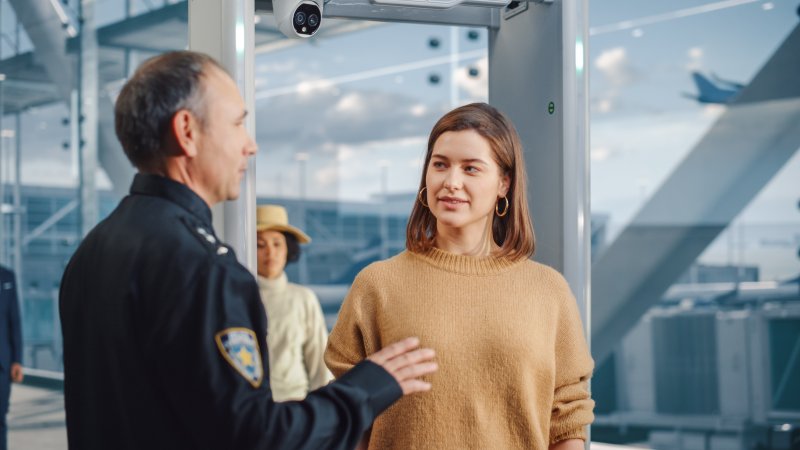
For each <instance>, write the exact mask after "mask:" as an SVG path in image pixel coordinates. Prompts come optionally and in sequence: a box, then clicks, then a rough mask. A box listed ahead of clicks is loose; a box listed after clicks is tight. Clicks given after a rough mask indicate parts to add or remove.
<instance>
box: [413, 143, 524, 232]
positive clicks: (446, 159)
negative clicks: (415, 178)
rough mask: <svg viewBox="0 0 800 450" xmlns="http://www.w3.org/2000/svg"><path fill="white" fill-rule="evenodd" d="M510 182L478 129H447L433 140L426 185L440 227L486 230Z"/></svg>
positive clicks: (440, 228)
mask: <svg viewBox="0 0 800 450" xmlns="http://www.w3.org/2000/svg"><path fill="white" fill-rule="evenodd" d="M508 184H509V178H508V176H507V175H504V174H502V173H501V170H500V166H498V165H497V163H496V162H495V159H494V152H493V151H492V148H491V146H490V145H489V142H488V141H487V140H486V139H484V137H483V136H481V135H480V134H478V132H477V131H474V130H464V131H448V132H445V133H443V134H442V135H441V136H439V138H438V139H437V140H436V142H435V143H434V145H433V151H432V152H431V160H430V163H429V164H428V172H427V174H426V176H425V185H426V186H427V187H428V190H427V192H426V195H427V203H428V207H429V208H430V210H431V213H433V215H434V216H435V217H436V225H437V229H439V230H443V228H447V227H450V228H454V229H458V230H459V231H462V232H464V231H467V232H471V231H470V230H474V232H476V233H484V232H485V230H486V226H487V220H488V221H491V219H492V215H493V214H494V208H495V204H496V203H497V200H498V198H500V197H503V196H505V195H506V193H507V192H508Z"/></svg>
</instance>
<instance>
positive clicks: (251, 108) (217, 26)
mask: <svg viewBox="0 0 800 450" xmlns="http://www.w3.org/2000/svg"><path fill="white" fill-rule="evenodd" d="M254 14H255V6H254V4H253V0H189V48H190V49H191V50H194V51H200V52H203V53H207V54H209V55H210V56H212V57H213V58H214V59H216V60H217V61H219V62H220V63H221V64H222V66H223V67H225V69H226V70H227V71H228V73H230V75H231V77H233V79H234V81H236V84H237V85H238V86H239V91H240V92H241V94H242V98H244V103H245V107H246V108H247V111H248V115H247V118H246V124H245V125H246V127H247V130H248V131H249V132H250V134H251V135H252V136H254V135H255V96H254V93H255V82H254V77H255V71H254V69H253V64H254V53H255V49H254V45H253V42H254V33H255V28H254V26H255V25H254V23H253V17H254ZM240 192H241V194H240V196H239V199H238V200H235V201H228V202H224V203H221V204H219V205H217V206H215V207H214V208H213V209H212V213H213V216H214V228H215V230H216V231H217V234H218V235H219V237H220V238H221V239H222V240H223V241H224V242H225V243H227V244H229V245H230V246H232V247H233V249H234V250H235V251H236V255H237V256H238V258H239V261H240V262H241V263H242V264H243V265H244V266H245V267H247V268H248V269H250V271H251V272H254V273H255V271H256V237H255V236H256V219H255V207H256V192H255V158H251V160H250V162H249V164H248V166H247V173H246V174H245V176H244V178H243V180H242V186H241V191H240Z"/></svg>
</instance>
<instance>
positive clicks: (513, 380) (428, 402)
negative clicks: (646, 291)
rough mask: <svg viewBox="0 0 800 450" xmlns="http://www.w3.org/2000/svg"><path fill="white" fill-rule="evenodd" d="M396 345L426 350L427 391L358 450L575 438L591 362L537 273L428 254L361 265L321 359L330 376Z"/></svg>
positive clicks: (568, 303) (565, 310)
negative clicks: (429, 359) (434, 365)
mask: <svg viewBox="0 0 800 450" xmlns="http://www.w3.org/2000/svg"><path fill="white" fill-rule="evenodd" d="M408 336H418V337H419V338H420V340H421V343H422V346H424V347H431V348H433V349H434V350H436V361H437V362H438V364H439V371H438V372H436V373H435V374H433V375H431V376H429V377H427V379H428V380H429V381H430V382H431V383H432V384H433V388H432V390H431V391H430V392H426V393H420V394H414V395H411V396H408V397H404V398H402V399H401V400H399V401H398V402H397V403H396V404H395V405H393V406H392V407H390V408H389V409H388V410H386V412H384V413H383V414H382V415H381V416H380V417H378V419H377V420H376V421H375V424H374V426H373V428H372V433H371V435H370V445H369V448H370V449H398V450H400V449H402V450H411V449H442V450H451V449H452V450H460V449H491V450H501V449H547V448H548V446H549V445H550V444H553V443H556V442H559V441H562V440H566V439H573V438H577V439H584V440H585V439H586V432H585V427H586V426H587V425H588V424H589V423H591V422H592V420H593V418H594V416H593V414H592V409H593V407H594V402H593V401H592V400H591V398H590V396H589V392H588V390H587V380H588V379H589V377H590V376H591V373H592V368H593V362H592V359H591V356H590V355H589V352H588V350H587V347H586V341H585V339H584V334H583V330H582V328H581V321H580V316H579V314H578V309H577V306H576V303H575V300H574V298H573V296H572V294H571V291H570V289H569V286H568V285H567V283H566V282H565V280H564V279H563V277H562V276H561V275H560V274H559V273H558V272H556V271H555V270H553V269H551V268H549V267H547V266H544V265H542V264H539V263H536V262H533V261H530V260H527V259H526V260H522V261H517V262H511V261H508V260H506V259H500V258H493V257H489V258H475V257H469V256H460V255H454V254H451V253H446V252H444V251H441V250H438V249H433V250H431V251H430V252H428V253H426V254H424V255H422V254H417V253H411V252H408V251H406V252H403V253H401V254H399V255H397V256H395V257H393V258H391V259H389V260H387V261H382V262H378V263H374V264H371V265H370V266H368V267H367V268H366V269H364V270H363V271H362V272H361V273H360V274H359V275H358V277H356V279H355V281H354V282H353V287H352V288H351V290H350V293H349V294H348V296H347V298H346V299H345V301H344V304H343V305H342V309H341V312H340V313H339V319H338V321H337V323H336V326H335V327H334V329H333V331H332V333H331V335H330V338H329V341H328V348H327V350H326V352H325V362H326V363H327V365H328V367H329V368H330V369H331V371H332V372H333V374H334V375H335V376H337V377H338V376H341V375H342V374H343V373H344V372H345V371H347V370H348V369H350V368H351V367H352V366H353V365H355V364H356V363H358V362H359V361H361V360H362V359H364V358H365V357H366V356H368V355H370V354H372V353H374V352H376V351H378V350H380V349H381V348H382V347H383V346H385V345H388V344H390V343H392V342H395V341H397V340H400V339H402V338H405V337H408Z"/></svg>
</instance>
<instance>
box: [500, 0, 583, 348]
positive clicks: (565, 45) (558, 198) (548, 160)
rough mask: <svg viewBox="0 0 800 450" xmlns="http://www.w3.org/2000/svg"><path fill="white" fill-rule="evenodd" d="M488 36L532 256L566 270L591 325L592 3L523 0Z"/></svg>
mask: <svg viewBox="0 0 800 450" xmlns="http://www.w3.org/2000/svg"><path fill="white" fill-rule="evenodd" d="M518 9H519V10H521V12H519V13H517V14H514V15H510V14H508V13H507V12H506V13H501V17H500V19H499V22H500V24H499V27H497V28H495V29H492V30H491V32H490V34H489V102H490V103H491V104H492V105H494V106H495V107H497V108H499V109H501V110H502V111H504V112H505V113H506V114H507V115H508V116H509V117H510V118H511V120H512V121H513V122H514V124H515V125H516V127H517V130H518V131H519V134H520V137H521V139H522V143H523V146H524V148H525V164H526V169H527V172H528V201H529V205H530V209H531V214H532V215H533V223H534V228H535V230H536V256H535V257H534V259H535V260H537V261H540V262H542V263H545V264H547V265H549V266H552V267H554V268H556V269H557V270H559V271H560V272H561V273H563V274H564V276H565V277H566V279H567V281H568V282H569V285H570V287H571V288H572V292H573V294H574V295H575V298H576V299H577V302H578V307H579V309H580V311H581V316H582V319H583V323H584V327H585V333H586V336H587V339H588V337H589V336H590V335H591V334H590V333H589V325H590V314H589V312H590V295H589V289H590V279H589V278H590V273H591V271H590V264H591V261H590V251H591V247H590V243H591V234H590V233H591V226H590V225H591V223H590V209H589V137H588V136H589V102H588V95H587V94H588V77H587V74H586V71H585V70H584V68H585V67H586V61H587V54H588V52H587V51H586V42H587V39H586V37H587V36H588V1H587V0H562V1H549V2H548V1H539V2H535V1H531V2H520V3H519V6H518Z"/></svg>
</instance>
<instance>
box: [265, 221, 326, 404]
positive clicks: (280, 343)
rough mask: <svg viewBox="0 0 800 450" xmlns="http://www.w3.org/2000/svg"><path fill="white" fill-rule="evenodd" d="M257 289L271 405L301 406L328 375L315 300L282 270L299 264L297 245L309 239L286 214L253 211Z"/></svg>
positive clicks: (323, 335) (321, 322)
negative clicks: (263, 317) (264, 326)
mask: <svg viewBox="0 0 800 450" xmlns="http://www.w3.org/2000/svg"><path fill="white" fill-rule="evenodd" d="M256 230H257V232H258V238H257V245H258V285H259V288H260V290H261V301H262V302H264V308H265V309H266V311H267V323H268V330H267V347H268V349H269V367H270V374H269V375H270V385H271V387H272V397H273V399H274V400H275V401H289V400H301V399H303V398H305V396H306V394H307V393H308V391H312V390H314V389H317V388H319V387H321V386H324V385H325V384H327V383H328V382H329V381H330V380H331V379H332V375H331V373H330V372H329V371H328V369H327V368H326V367H325V362H324V361H323V354H324V352H325V345H326V342H327V339H328V331H327V328H326V327H325V319H324V317H323V315H322V309H321V308H320V305H319V300H318V299H317V296H316V295H314V292H312V291H311V290H310V289H308V288H306V287H303V286H300V285H298V284H295V283H289V281H288V280H287V278H286V272H285V271H284V268H285V267H286V264H287V263H290V262H294V261H297V260H298V259H299V258H300V245H299V244H307V243H309V242H311V238H309V237H308V235H306V234H305V233H303V232H302V231H301V230H300V229H298V228H296V227H293V226H292V225H290V224H289V220H288V216H287V214H286V209H285V208H284V207H282V206H278V205H263V206H259V207H258V208H257V209H256Z"/></svg>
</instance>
